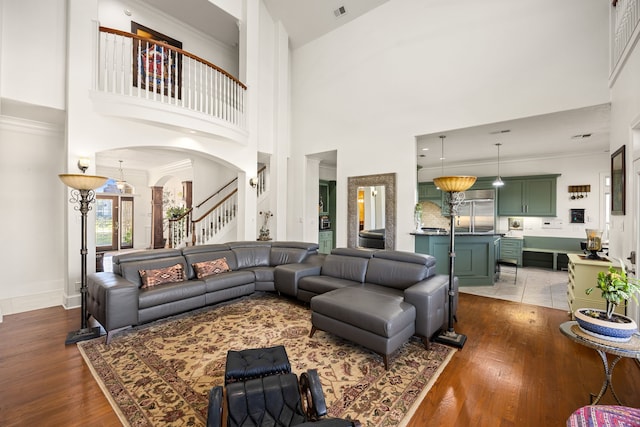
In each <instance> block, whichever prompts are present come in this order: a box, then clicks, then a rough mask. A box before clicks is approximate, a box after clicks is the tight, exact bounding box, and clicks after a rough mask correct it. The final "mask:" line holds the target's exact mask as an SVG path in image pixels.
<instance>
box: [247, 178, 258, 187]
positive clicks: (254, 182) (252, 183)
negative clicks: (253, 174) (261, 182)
mask: <svg viewBox="0 0 640 427" xmlns="http://www.w3.org/2000/svg"><path fill="white" fill-rule="evenodd" d="M249 185H250V186H252V187H253V188H256V187H257V186H258V178H251V179H250V180H249Z"/></svg>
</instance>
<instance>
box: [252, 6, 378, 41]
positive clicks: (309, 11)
mask: <svg viewBox="0 0 640 427" xmlns="http://www.w3.org/2000/svg"><path fill="white" fill-rule="evenodd" d="M387 1H389V0H264V2H265V4H266V6H267V9H268V10H269V13H270V14H271V16H272V17H273V19H274V20H276V21H281V22H282V25H283V26H284V27H285V28H286V30H287V33H288V34H289V40H290V43H291V47H292V48H294V49H295V48H298V47H300V46H302V45H304V44H306V43H308V42H310V41H311V40H314V39H316V38H318V37H320V36H322V35H323V34H326V33H328V32H330V31H332V30H335V29H336V28H338V27H340V26H341V25H344V24H346V23H347V22H349V21H352V20H354V19H356V18H357V17H358V16H360V15H364V14H365V13H367V12H369V11H370V10H372V9H375V8H376V7H378V6H380V5H381V4H383V3H386V2H387ZM340 7H344V10H345V12H346V13H344V14H343V15H340V16H338V17H336V16H335V14H334V11H335V10H337V9H339V8H340Z"/></svg>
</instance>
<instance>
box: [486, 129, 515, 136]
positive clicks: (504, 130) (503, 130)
mask: <svg viewBox="0 0 640 427" xmlns="http://www.w3.org/2000/svg"><path fill="white" fill-rule="evenodd" d="M509 132H511V129H502V130H494V131H493V132H489V135H499V134H501V133H509Z"/></svg>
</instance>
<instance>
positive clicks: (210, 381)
mask: <svg viewBox="0 0 640 427" xmlns="http://www.w3.org/2000/svg"><path fill="white" fill-rule="evenodd" d="M310 330H311V315H310V311H309V309H308V308H306V307H304V306H302V305H300V304H298V303H296V302H293V301H289V300H287V299H284V298H281V297H276V296H273V295H270V294H262V293H256V294H253V295H252V296H249V297H243V298H239V299H236V300H233V301H230V302H227V303H224V304H220V305H217V306H213V307H208V308H206V309H202V310H199V311H196V312H191V313H189V314H186V315H182V316H179V317H173V318H170V319H166V320H162V321H158V322H155V323H151V324H149V325H145V326H142V327H138V328H134V329H131V330H129V331H127V332H124V333H121V334H119V335H116V336H115V337H114V338H113V339H112V341H111V343H110V345H109V346H106V345H105V344H104V341H105V339H104V337H102V338H98V339H95V340H91V341H85V342H80V343H78V348H79V349H80V352H81V353H82V355H83V357H84V359H85V361H86V362H87V364H88V365H89V367H90V369H91V371H92V372H93V375H94V377H95V378H96V381H97V382H98V383H99V384H100V386H101V388H102V390H103V391H104V393H105V395H106V396H107V398H108V399H109V401H110V403H111V405H112V406H113V408H114V410H115V411H116V413H117V414H118V416H119V417H120V420H121V421H122V423H123V424H124V425H129V426H136V427H137V426H203V425H205V424H206V419H207V403H208V393H209V390H210V389H211V387H212V386H214V385H221V384H223V382H224V367H225V360H226V353H227V350H230V349H233V350H241V349H245V348H259V347H270V346H275V345H284V346H285V348H286V350H287V354H288V356H289V360H290V361H291V369H292V371H293V372H294V373H296V374H298V375H300V374H301V373H302V372H304V371H306V370H307V369H312V368H315V369H318V373H319V374H320V379H321V382H322V386H323V389H324V393H325V399H326V403H327V407H328V408H329V414H330V415H331V416H334V417H341V418H347V417H350V418H351V419H358V420H360V422H361V423H362V425H363V426H397V425H402V424H403V422H404V423H406V422H408V421H409V419H410V418H411V415H412V414H413V412H414V411H415V406H417V405H418V404H419V402H420V401H422V399H423V398H424V396H425V395H426V393H427V391H428V390H429V388H430V387H431V385H432V384H433V382H434V381H435V379H436V378H437V377H438V375H439V374H440V372H442V370H443V369H444V367H445V366H446V364H447V363H448V362H449V360H450V359H451V357H452V356H453V354H454V353H455V350H453V349H450V348H449V347H446V346H443V345H439V344H436V343H433V344H432V345H431V349H430V350H429V351H426V350H425V349H424V346H423V345H422V343H421V342H420V341H419V340H417V339H415V340H412V341H410V342H408V343H407V344H405V345H404V346H403V347H401V348H400V349H399V350H398V351H397V352H396V353H395V354H393V355H392V356H391V357H390V369H389V371H385V369H384V365H383V363H382V358H381V357H380V356H378V355H377V354H375V353H373V352H371V351H369V350H367V349H365V348H363V347H360V346H358V345H355V344H352V343H350V342H348V341H346V340H342V339H340V338H337V337H335V336H333V335H331V334H329V333H325V332H322V331H318V332H316V334H315V335H314V337H313V338H309V332H310Z"/></svg>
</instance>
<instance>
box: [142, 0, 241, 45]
mask: <svg viewBox="0 0 640 427" xmlns="http://www.w3.org/2000/svg"><path fill="white" fill-rule="evenodd" d="M143 2H144V3H147V4H149V5H151V6H152V7H153V8H155V9H158V10H161V11H163V12H164V13H166V14H167V15H169V16H172V17H173V18H175V19H178V20H180V21H182V22H186V23H188V24H189V25H191V26H192V27H193V28H195V29H197V30H199V31H202V32H203V33H205V34H208V35H210V36H211V37H213V38H215V39H216V40H219V41H221V42H223V43H225V44H227V45H229V46H238V32H239V30H238V25H237V24H236V19H235V18H234V17H233V16H231V15H229V14H228V13H226V12H225V11H223V10H222V9H220V8H219V7H217V6H214V5H213V4H211V3H210V2H209V0H180V1H176V0H143Z"/></svg>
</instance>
